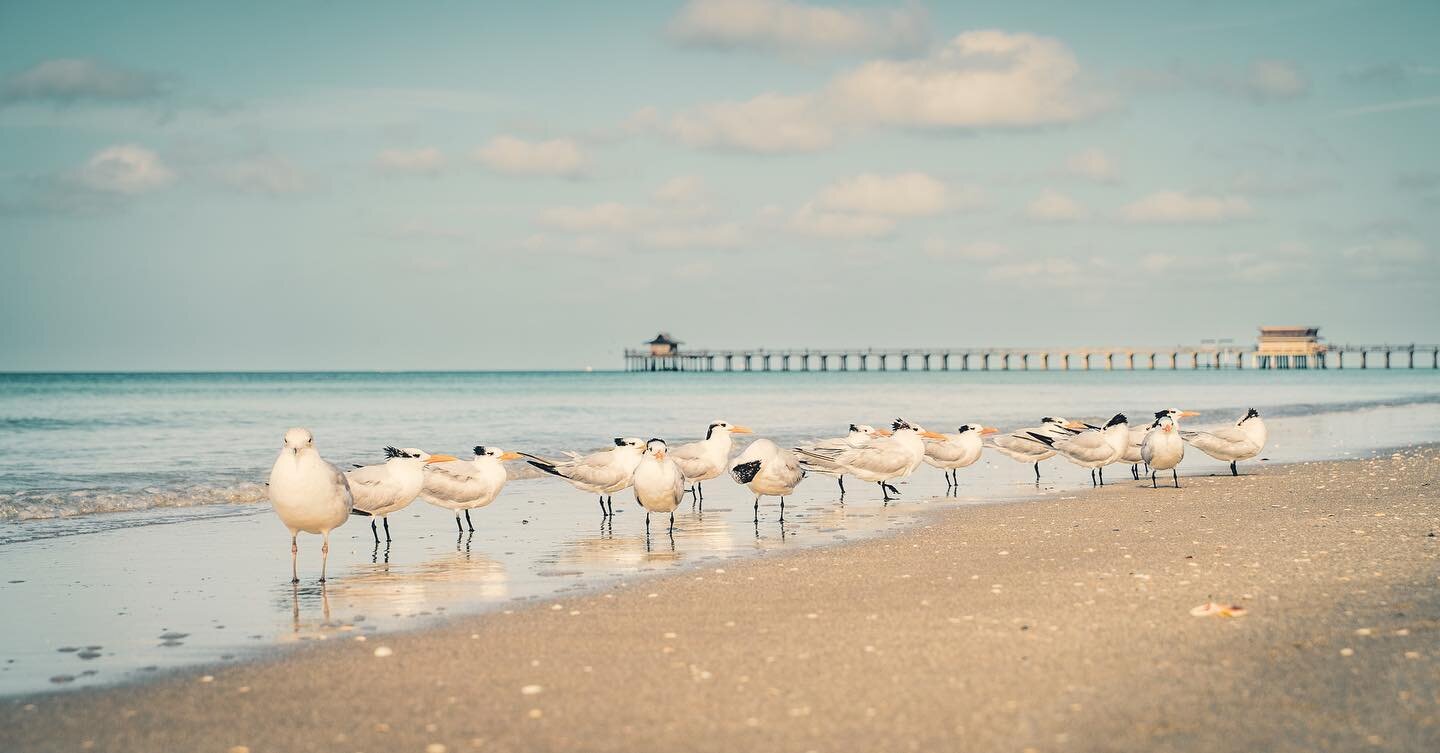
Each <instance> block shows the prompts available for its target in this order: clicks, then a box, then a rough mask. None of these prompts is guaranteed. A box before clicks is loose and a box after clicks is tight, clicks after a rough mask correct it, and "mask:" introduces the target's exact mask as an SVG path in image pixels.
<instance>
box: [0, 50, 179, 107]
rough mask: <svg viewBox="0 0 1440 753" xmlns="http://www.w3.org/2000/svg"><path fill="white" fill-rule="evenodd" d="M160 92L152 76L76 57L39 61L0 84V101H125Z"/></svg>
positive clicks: (159, 84)
mask: <svg viewBox="0 0 1440 753" xmlns="http://www.w3.org/2000/svg"><path fill="white" fill-rule="evenodd" d="M163 93H164V86H162V84H161V81H160V79H159V78H157V77H155V76H152V75H150V74H147V73H140V72H138V71H130V70H125V69H123V68H115V67H113V66H107V65H104V64H102V63H99V62H96V61H94V60H85V59H76V58H62V59H57V60H45V61H41V62H39V63H36V64H35V65H33V66H31V67H29V68H26V69H25V70H23V71H20V72H18V73H13V74H11V75H9V76H7V77H6V78H5V82H4V84H0V101H5V102H55V103H59V104H68V103H71V102H78V101H81V100H92V101H110V102H126V101H132V100H138V99H148V98H151V97H157V96H160V95H161V94H163Z"/></svg>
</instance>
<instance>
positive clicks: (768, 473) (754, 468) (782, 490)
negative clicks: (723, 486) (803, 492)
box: [730, 438, 805, 523]
mask: <svg viewBox="0 0 1440 753" xmlns="http://www.w3.org/2000/svg"><path fill="white" fill-rule="evenodd" d="M730 476H731V477H732V478H734V479H735V481H736V482H738V483H741V484H744V485H745V486H747V487H749V489H750V491H751V493H753V494H754V495H755V522H756V523H758V522H760V498H761V497H779V498H780V522H781V523H784V522H785V498H786V497H788V496H790V495H791V494H793V493H794V492H795V487H796V486H797V485H799V483H800V481H801V480H803V479H804V478H805V469H803V468H801V467H800V459H799V458H798V457H796V456H795V453H794V452H791V451H790V450H784V449H781V448H780V446H779V445H777V444H775V443H774V442H772V441H770V440H768V439H763V438H762V439H757V440H755V441H754V442H751V443H750V446H749V447H746V448H745V451H744V452H741V453H740V457H738V458H735V464H734V465H732V466H730Z"/></svg>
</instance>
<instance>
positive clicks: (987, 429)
mask: <svg viewBox="0 0 1440 753" xmlns="http://www.w3.org/2000/svg"><path fill="white" fill-rule="evenodd" d="M999 433H1000V430H999V429H997V428H995V427H993V426H982V427H980V436H982V437H988V436H990V435H991V434H999Z"/></svg>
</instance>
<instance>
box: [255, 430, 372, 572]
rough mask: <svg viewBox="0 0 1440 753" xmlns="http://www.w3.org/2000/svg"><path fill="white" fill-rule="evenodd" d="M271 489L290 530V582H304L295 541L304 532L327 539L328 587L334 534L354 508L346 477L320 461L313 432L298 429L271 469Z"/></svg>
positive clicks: (277, 509) (288, 434)
mask: <svg viewBox="0 0 1440 753" xmlns="http://www.w3.org/2000/svg"><path fill="white" fill-rule="evenodd" d="M268 487H269V488H268V489H267V491H268V493H269V495H270V504H272V505H274V506H275V514H276V515H279V516H280V520H281V522H283V523H284V524H285V527H286V528H289V529H290V582H291V583H299V582H300V574H299V572H298V571H297V570H296V569H295V568H296V563H295V560H296V558H297V557H298V556H299V552H300V547H299V545H298V544H297V543H296V541H295V539H296V537H298V536H299V535H300V531H304V532H306V533H318V534H320V535H321V536H323V537H324V543H322V544H321V545H320V555H321V559H320V582H321V583H324V582H325V566H326V565H328V564H329V562H330V532H331V531H332V530H334V529H336V528H339V527H340V526H341V524H343V523H344V522H345V519H346V518H347V517H349V516H350V508H351V506H352V505H353V504H354V499H353V498H352V497H351V496H350V484H348V483H346V481H345V474H344V473H342V472H341V471H340V469H339V468H336V467H335V466H334V465H332V464H330V463H327V462H325V459H324V458H322V457H320V451H319V450H316V449H315V437H314V436H313V435H312V434H311V433H310V432H309V430H307V429H301V428H294V429H291V430H289V431H287V432H285V446H284V447H282V448H281V449H280V455H279V457H277V458H275V465H273V466H271V467H270V483H269V484H268Z"/></svg>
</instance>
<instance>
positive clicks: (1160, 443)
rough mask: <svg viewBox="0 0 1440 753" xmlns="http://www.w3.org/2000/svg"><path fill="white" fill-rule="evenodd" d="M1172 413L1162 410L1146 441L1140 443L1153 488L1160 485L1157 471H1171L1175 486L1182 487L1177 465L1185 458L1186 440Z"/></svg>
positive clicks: (1141, 455) (1142, 456) (1146, 434)
mask: <svg viewBox="0 0 1440 753" xmlns="http://www.w3.org/2000/svg"><path fill="white" fill-rule="evenodd" d="M1170 413H1171V411H1168V410H1165V411H1160V415H1159V417H1158V418H1156V419H1155V424H1154V425H1153V426H1152V427H1151V428H1150V430H1149V431H1147V432H1145V441H1144V442H1142V443H1141V444H1140V459H1141V460H1143V461H1144V462H1145V465H1147V466H1149V467H1150V487H1151V488H1154V487H1156V486H1158V484H1156V483H1155V472H1156V471H1170V477H1171V478H1173V479H1174V480H1175V488H1176V489H1179V488H1180V473H1179V472H1178V471H1176V470H1175V467H1176V466H1178V465H1180V461H1181V460H1184V459H1185V440H1183V439H1181V438H1180V427H1179V425H1178V424H1176V422H1175V418H1174V417H1173V416H1171V415H1170ZM1176 413H1179V411H1176Z"/></svg>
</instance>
